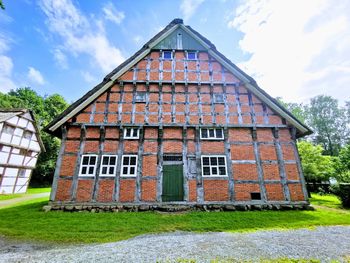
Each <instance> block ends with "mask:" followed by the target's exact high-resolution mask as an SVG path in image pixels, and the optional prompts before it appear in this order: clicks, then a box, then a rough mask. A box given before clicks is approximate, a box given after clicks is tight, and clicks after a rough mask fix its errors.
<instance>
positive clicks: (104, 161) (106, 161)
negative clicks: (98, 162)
mask: <svg viewBox="0 0 350 263" xmlns="http://www.w3.org/2000/svg"><path fill="white" fill-rule="evenodd" d="M102 164H104V165H107V164H108V157H107V156H104V157H103V160H102Z"/></svg>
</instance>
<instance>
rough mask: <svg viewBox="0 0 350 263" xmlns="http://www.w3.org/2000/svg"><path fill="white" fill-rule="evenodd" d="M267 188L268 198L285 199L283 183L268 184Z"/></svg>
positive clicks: (271, 199)
mask: <svg viewBox="0 0 350 263" xmlns="http://www.w3.org/2000/svg"><path fill="white" fill-rule="evenodd" d="M265 188H266V193H267V200H269V201H283V200H285V197H284V194H283V188H282V184H266V185H265Z"/></svg>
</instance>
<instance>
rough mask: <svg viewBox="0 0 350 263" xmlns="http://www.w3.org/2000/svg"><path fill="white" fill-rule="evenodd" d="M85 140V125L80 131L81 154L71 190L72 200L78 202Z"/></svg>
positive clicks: (76, 165) (79, 154) (78, 157)
mask: <svg viewBox="0 0 350 263" xmlns="http://www.w3.org/2000/svg"><path fill="white" fill-rule="evenodd" d="M85 140H86V126H85V124H83V125H82V126H81V129H80V145H79V153H78V156H77V161H76V164H75V170H74V175H73V183H72V188H71V200H72V201H76V198H77V189H78V180H79V169H80V163H81V157H82V155H83V153H84V147H85Z"/></svg>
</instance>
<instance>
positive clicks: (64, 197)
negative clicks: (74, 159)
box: [55, 179, 72, 201]
mask: <svg viewBox="0 0 350 263" xmlns="http://www.w3.org/2000/svg"><path fill="white" fill-rule="evenodd" d="M71 187H72V181H71V180H64V179H59V180H58V184H57V192H56V199H55V201H69V200H70V199H71V196H70V191H71Z"/></svg>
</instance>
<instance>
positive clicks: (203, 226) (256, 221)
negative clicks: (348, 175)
mask: <svg viewBox="0 0 350 263" xmlns="http://www.w3.org/2000/svg"><path fill="white" fill-rule="evenodd" d="M322 200H323V201H322ZM327 200H328V201H327ZM332 200H333V199H332V198H330V197H328V196H316V195H315V196H313V199H312V201H313V202H318V203H320V202H326V203H327V205H332V204H333V205H334V206H335V205H336V204H335V202H336V200H335V199H334V200H333V201H332ZM46 203H47V198H40V199H36V200H32V201H27V202H25V203H20V204H17V205H16V206H12V207H8V208H3V209H0V234H3V235H5V236H7V237H10V238H15V239H22V240H36V241H45V242H60V243H93V242H110V241H118V240H123V239H128V238H131V237H134V236H137V235H141V234H150V233H160V232H169V231H176V230H179V231H195V232H207V231H225V232H238V231H239V232H244V231H255V230H259V229H294V228H312V227H315V226H327V225H350V211H349V210H344V209H335V208H328V207H319V208H318V209H317V210H316V211H249V212H210V213H206V212H189V213H184V214H159V213H155V212H139V213H137V212H123V213H88V212H77V213H69V212H61V211H54V212H48V213H45V212H42V210H41V209H42V207H43V205H45V204H46ZM330 203H331V204H330ZM334 206H333V207H334Z"/></svg>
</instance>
